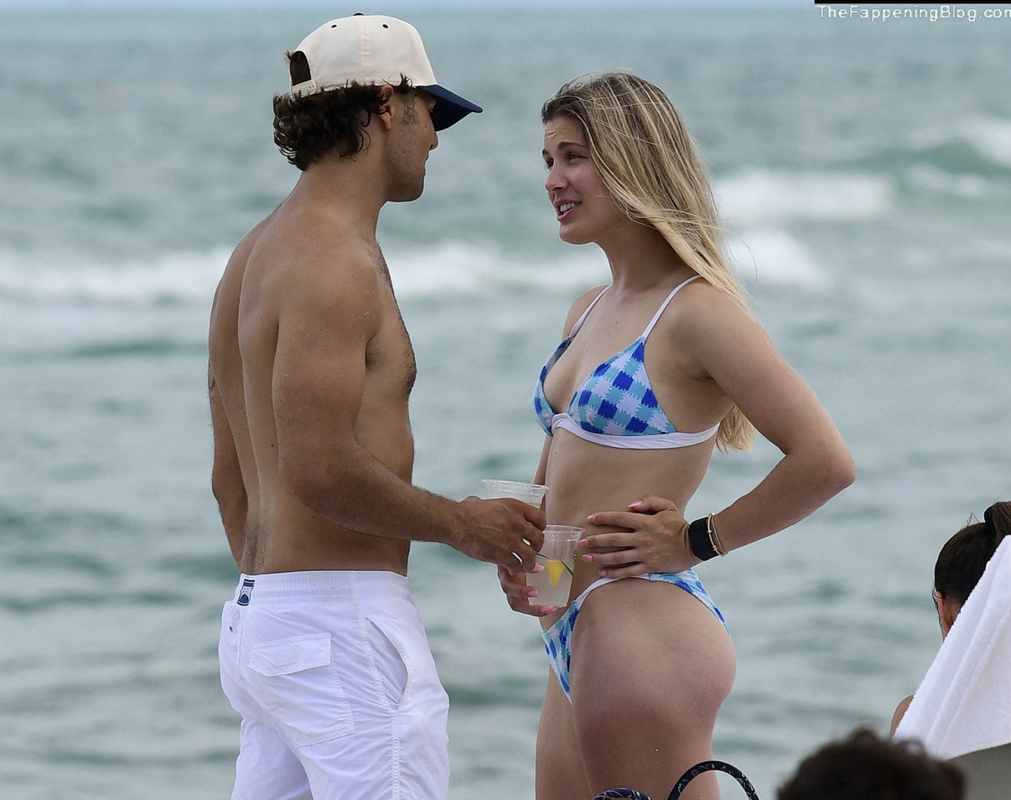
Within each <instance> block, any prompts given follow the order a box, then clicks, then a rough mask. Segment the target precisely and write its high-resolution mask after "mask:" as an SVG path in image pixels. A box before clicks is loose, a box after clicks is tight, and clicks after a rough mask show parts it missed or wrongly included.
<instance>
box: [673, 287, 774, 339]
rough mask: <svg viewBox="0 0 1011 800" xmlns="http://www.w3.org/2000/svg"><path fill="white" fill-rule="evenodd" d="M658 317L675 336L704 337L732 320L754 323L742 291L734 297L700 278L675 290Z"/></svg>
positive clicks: (755, 321)
mask: <svg viewBox="0 0 1011 800" xmlns="http://www.w3.org/2000/svg"><path fill="white" fill-rule="evenodd" d="M662 319H665V322H666V324H665V326H664V327H666V328H667V331H668V333H669V334H670V335H673V336H677V337H679V338H680V337H691V336H708V335H709V334H710V333H711V332H712V331H713V330H714V329H718V328H722V327H725V326H727V325H730V324H735V323H745V324H748V325H756V324H757V323H758V321H757V320H756V318H755V316H754V314H753V313H752V312H751V309H750V308H749V307H748V304H747V301H746V300H745V298H744V296H743V294H742V295H741V296H740V297H735V296H734V295H732V294H731V293H730V291H728V290H727V289H724V288H722V287H719V286H714V285H713V284H711V283H710V282H709V281H707V280H706V279H705V278H703V277H699V278H698V279H696V280H692V281H690V282H688V283H686V284H685V285H684V286H683V287H682V288H681V290H680V291H678V293H677V295H676V296H675V297H674V300H673V303H672V307H671V308H670V310H669V312H668V313H666V314H664V317H663V318H662Z"/></svg>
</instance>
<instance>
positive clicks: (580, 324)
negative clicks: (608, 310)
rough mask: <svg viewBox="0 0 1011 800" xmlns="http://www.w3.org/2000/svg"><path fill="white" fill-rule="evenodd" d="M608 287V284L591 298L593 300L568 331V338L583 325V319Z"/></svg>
mask: <svg viewBox="0 0 1011 800" xmlns="http://www.w3.org/2000/svg"><path fill="white" fill-rule="evenodd" d="M610 288H611V287H610V286H605V287H604V288H603V290H602V291H601V292H600V294H598V295H597V296H596V297H594V298H593V302H592V303H590V305H588V306H587V307H586V311H584V312H583V313H582V314H580V315H579V319H577V320H576V324H575V325H573V326H572V330H571V331H569V336H568V338H569V339H571V338H572V337H573V336H575V335H576V334H577V333H578V332H579V329H580V328H581V327H583V320H585V319H586V317H587V316H588V315H589V313H590V312H591V311H592V310H593V307H594V306H595V305H597V301H598V300H599V299H600V298H601V297H603V296H604V292H606V291H607V290H608V289H610Z"/></svg>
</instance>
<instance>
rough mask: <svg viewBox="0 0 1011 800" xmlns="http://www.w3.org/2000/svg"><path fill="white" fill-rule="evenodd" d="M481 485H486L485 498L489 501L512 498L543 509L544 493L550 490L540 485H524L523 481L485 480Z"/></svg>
mask: <svg viewBox="0 0 1011 800" xmlns="http://www.w3.org/2000/svg"><path fill="white" fill-rule="evenodd" d="M481 483H483V484H484V496H485V497H487V498H488V499H489V500H494V499H496V498H500V497H512V498H514V499H515V500H522V501H523V502H524V503H529V504H530V505H532V506H537V508H540V507H541V501H542V500H543V499H544V493H545V492H546V491H547V490H548V487H547V486H541V485H540V484H538V483H523V482H522V481H495V480H484V481H481Z"/></svg>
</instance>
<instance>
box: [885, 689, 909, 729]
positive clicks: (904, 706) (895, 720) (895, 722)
mask: <svg viewBox="0 0 1011 800" xmlns="http://www.w3.org/2000/svg"><path fill="white" fill-rule="evenodd" d="M912 702H913V695H909V697H907V698H906V699H905V700H902V701H901V702H900V703H899V704H898V705H897V706H896V707H895V713H894V714H892V724H891V731H890V733H889V734H888V735H889V736H895V731H896V730H897V729H898V727H899V723H900V722H902V718H903V717H904V716H906V712H907V711H908V710H909V704H910V703H912Z"/></svg>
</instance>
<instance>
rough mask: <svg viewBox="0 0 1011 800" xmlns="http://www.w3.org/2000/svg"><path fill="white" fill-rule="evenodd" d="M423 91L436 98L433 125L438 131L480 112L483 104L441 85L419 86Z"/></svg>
mask: <svg viewBox="0 0 1011 800" xmlns="http://www.w3.org/2000/svg"><path fill="white" fill-rule="evenodd" d="M415 88H417V89H421V90H422V91H423V92H428V93H429V94H430V95H432V96H433V97H434V98H435V107H434V108H433V109H432V125H433V126H434V127H435V129H436V130H437V131H441V130H445V129H446V128H448V127H449V126H450V125H455V124H456V123H457V122H459V121H460V120H461V119H463V118H464V117H466V116H467V115H468V114H471V113H473V114H480V113H481V111H482V110H483V109H482V108H481V106H477V105H474V104H473V103H472V102H470V100H464V99H463V98H462V97H460V95H458V94H453V93H452V92H451V91H449V89H443V88H442V87H441V86H417V87H415Z"/></svg>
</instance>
